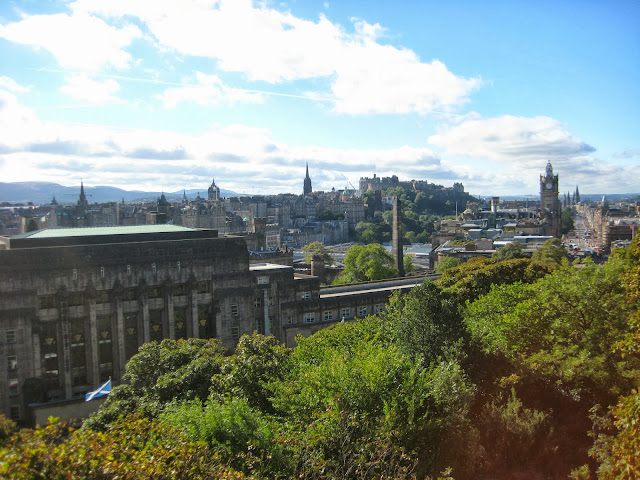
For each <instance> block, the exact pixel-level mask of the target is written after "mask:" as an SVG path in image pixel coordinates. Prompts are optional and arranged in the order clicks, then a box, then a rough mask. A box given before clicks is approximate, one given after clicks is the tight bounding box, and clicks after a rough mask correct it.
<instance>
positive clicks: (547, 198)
mask: <svg viewBox="0 0 640 480" xmlns="http://www.w3.org/2000/svg"><path fill="white" fill-rule="evenodd" d="M558 195H559V189H558V175H554V174H553V167H552V166H551V162H550V161H549V162H547V169H546V171H545V173H544V175H540V213H541V215H542V216H544V217H546V220H547V224H548V227H547V228H545V234H546V235H553V236H554V237H557V238H560V237H561V236H562V222H561V220H562V207H561V204H560V199H559V196H558Z"/></svg>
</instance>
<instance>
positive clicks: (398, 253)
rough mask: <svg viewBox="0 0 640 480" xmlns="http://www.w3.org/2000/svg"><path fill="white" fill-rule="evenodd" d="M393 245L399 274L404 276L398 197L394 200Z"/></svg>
mask: <svg viewBox="0 0 640 480" xmlns="http://www.w3.org/2000/svg"><path fill="white" fill-rule="evenodd" d="M391 245H392V247H391V248H392V251H391V254H392V255H393V261H394V267H395V268H396V270H398V276H399V277H404V262H403V261H402V209H401V207H400V199H399V198H398V197H395V198H394V200H393V227H392V234H391Z"/></svg>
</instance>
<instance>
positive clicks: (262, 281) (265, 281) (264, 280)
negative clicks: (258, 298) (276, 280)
mask: <svg viewBox="0 0 640 480" xmlns="http://www.w3.org/2000/svg"><path fill="white" fill-rule="evenodd" d="M268 283H269V277H258V285H266V284H268Z"/></svg>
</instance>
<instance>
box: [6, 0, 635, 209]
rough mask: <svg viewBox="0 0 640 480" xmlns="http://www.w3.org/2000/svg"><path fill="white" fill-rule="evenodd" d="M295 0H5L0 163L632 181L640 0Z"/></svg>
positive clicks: (324, 180) (168, 187)
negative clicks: (549, 171)
mask: <svg viewBox="0 0 640 480" xmlns="http://www.w3.org/2000/svg"><path fill="white" fill-rule="evenodd" d="M299 3H301V4H298V2H290V3H288V2H279V3H275V2H261V3H252V2H251V1H248V0H243V1H239V0H234V1H228V0H221V1H211V2H205V1H203V2H196V1H194V2H173V1H165V2H145V1H138V2H136V1H124V0H123V1H110V2H100V1H97V0H78V1H69V2H64V1H52V2H47V3H46V4H42V3H39V2H33V3H32V2H21V1H9V2H5V3H3V5H2V6H0V56H1V57H2V58H3V62H2V63H1V64H0V126H1V128H0V178H2V181H4V182H17V181H51V182H56V183H60V184H63V185H67V186H69V185H78V184H79V183H80V179H81V178H84V181H85V185H110V186H115V187H119V188H123V189H125V190H152V191H156V190H164V191H177V190H180V189H183V188H186V189H193V188H204V189H206V188H207V186H208V185H209V184H210V183H211V178H212V177H215V178H216V180H217V183H218V184H219V185H220V186H221V187H222V188H225V189H228V190H233V191H236V192H238V193H246V194H252V193H255V194H276V193H301V192H302V188H303V179H304V176H305V167H306V164H307V163H308V165H309V173H310V177H311V179H312V181H313V189H314V190H324V191H328V190H331V188H336V189H341V188H345V187H347V186H349V185H350V184H352V185H357V182H358V180H359V178H360V177H371V176H373V174H376V175H378V176H390V175H398V176H399V177H400V178H402V179H403V180H405V179H406V180H409V179H422V180H428V181H430V182H433V183H435V184H441V185H444V186H447V187H448V186H451V185H453V183H455V182H461V183H463V184H464V186H465V190H466V191H467V192H469V193H471V194H473V195H483V196H486V195H523V194H533V195H535V194H537V192H538V179H539V175H540V174H541V173H542V172H543V171H544V168H545V165H546V164H547V161H551V163H552V164H553V168H554V172H555V173H557V174H558V175H559V183H560V193H561V194H563V193H565V192H573V191H574V190H575V187H576V185H578V186H579V187H580V192H581V193H584V194H600V193H610V194H624V193H637V192H638V190H639V189H638V183H637V174H638V165H639V164H640V143H639V141H638V136H637V132H638V131H640V108H638V107H640V89H638V87H637V85H638V84H640V5H639V4H637V2H632V1H622V0H618V1H612V2H606V3H604V2H602V3H599V2H598V3H596V2H577V1H562V2H553V3H552V2H549V3H542V4H540V3H536V4H531V3H520V2H501V1H490V2H483V3H482V4H479V3H477V2H471V1H461V2H458V3H456V4H455V5H453V4H447V5H444V4H440V3H438V2H406V3H403V4H401V5H399V6H398V5H394V6H389V5H387V4H386V2H384V3H383V2H357V1H349V2H340V3H338V2H335V3H334V2H320V1H318V2H299ZM302 4H303V5H302ZM394 7H395V8H394Z"/></svg>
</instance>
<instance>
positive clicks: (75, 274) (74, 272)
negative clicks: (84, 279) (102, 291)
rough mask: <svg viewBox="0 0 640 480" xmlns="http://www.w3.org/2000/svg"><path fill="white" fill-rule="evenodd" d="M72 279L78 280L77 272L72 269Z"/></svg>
mask: <svg viewBox="0 0 640 480" xmlns="http://www.w3.org/2000/svg"><path fill="white" fill-rule="evenodd" d="M73 279H74V280H78V270H76V269H75V268H74V269H73Z"/></svg>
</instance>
